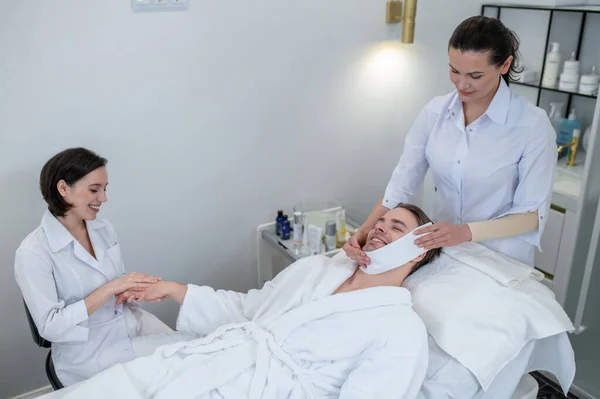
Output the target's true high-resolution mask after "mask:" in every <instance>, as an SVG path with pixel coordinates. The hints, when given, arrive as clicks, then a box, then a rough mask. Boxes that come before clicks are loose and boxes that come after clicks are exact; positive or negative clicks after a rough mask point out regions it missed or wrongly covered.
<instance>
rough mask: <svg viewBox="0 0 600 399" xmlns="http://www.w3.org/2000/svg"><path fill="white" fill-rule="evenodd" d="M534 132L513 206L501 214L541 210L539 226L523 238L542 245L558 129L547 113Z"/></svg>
mask: <svg viewBox="0 0 600 399" xmlns="http://www.w3.org/2000/svg"><path fill="white" fill-rule="evenodd" d="M533 129H534V132H535V133H536V134H534V135H533V136H532V138H531V139H530V140H529V142H528V143H527V145H526V146H525V150H524V151H523V155H522V156H521V160H520V161H519V164H518V170H519V183H518V185H517V188H516V190H515V195H514V198H513V204H512V207H511V208H510V209H509V210H508V211H506V212H504V213H503V214H501V215H499V216H498V218H500V217H503V216H506V215H513V214H517V213H528V212H535V211H536V210H537V212H538V228H537V230H536V231H533V232H531V233H526V234H523V235H521V236H519V238H521V239H523V240H525V241H527V242H528V243H530V244H532V245H535V246H536V247H538V249H540V250H541V248H540V241H541V236H542V233H543V232H544V227H545V226H546V220H547V219H548V212H549V211H550V202H551V198H552V188H553V185H554V171H555V169H556V161H557V156H558V153H557V151H556V132H555V131H554V128H553V127H552V125H551V124H550V120H549V119H548V117H547V116H546V115H545V114H544V115H542V116H541V117H540V119H539V120H538V121H537V123H536V124H535V125H534V126H533Z"/></svg>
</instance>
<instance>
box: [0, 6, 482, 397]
mask: <svg viewBox="0 0 600 399" xmlns="http://www.w3.org/2000/svg"><path fill="white" fill-rule="evenodd" d="M480 4H481V2H480V1H474V0H471V1H461V2H448V1H445V0H427V1H421V2H420V3H419V6H418V15H417V30H416V43H415V44H414V45H411V46H401V45H399V44H398V41H396V40H394V41H393V42H392V45H389V46H385V45H381V42H382V41H383V40H385V39H386V38H388V37H390V33H391V32H394V35H393V36H396V37H397V36H399V31H400V26H394V27H389V26H386V25H385V24H384V22H383V21H384V15H385V7H384V5H385V0H376V1H373V0H329V1H327V2H323V1H321V0H306V1H304V2H303V3H298V2H295V3H293V4H291V3H288V2H285V1H280V0H262V1H259V2H254V3H252V4H251V3H248V2H245V1H244V2H243V1H240V0H233V1H228V2H223V1H218V0H203V1H199V0H192V6H191V9H190V10H189V11H188V12H183V13H180V12H174V13H152V14H135V13H133V12H132V11H131V9H130V2H129V1H128V0H102V1H81V0H63V1H61V2H48V1H42V0H37V1H36V0H19V1H13V2H5V4H3V9H2V12H1V13H0V143H1V144H0V187H1V194H2V212H1V214H0V215H1V216H0V264H2V268H1V269H0V320H2V321H1V323H0V371H1V372H0V397H9V396H12V395H16V394H18V393H21V392H24V391H28V390H31V389H35V388H37V387H40V386H43V385H47V384H48V382H47V380H46V378H45V375H44V371H43V359H44V356H45V350H43V349H39V348H37V347H35V346H34V344H33V342H32V341H31V337H30V334H29V330H28V326H27V322H26V319H25V315H24V313H23V307H22V305H21V298H20V294H19V290H18V287H17V286H16V283H15V282H14V277H13V256H14V255H13V254H14V251H15V249H16V248H17V246H18V244H19V242H20V241H21V240H22V239H23V238H24V236H25V235H26V234H27V233H28V232H30V231H31V230H33V229H34V228H35V227H36V226H37V225H38V223H39V220H40V217H41V215H42V212H43V210H44V203H43V201H42V200H41V198H40V194H39V192H38V187H37V185H38V174H39V170H40V168H41V166H42V165H43V163H44V162H45V161H46V160H47V159H48V158H49V157H50V156H51V155H52V154H54V153H55V152H57V151H59V150H61V149H63V148H65V147H69V146H78V145H82V146H87V147H89V148H91V149H93V150H95V151H97V152H99V153H100V154H101V155H103V156H105V157H107V158H108V159H109V180H110V186H109V198H110V201H109V202H108V204H106V205H105V206H104V207H103V211H102V214H103V216H106V217H108V218H109V219H110V220H111V221H112V222H113V224H114V225H115V227H116V228H117V231H118V233H119V235H120V239H121V242H122V246H123V253H124V257H125V261H126V267H127V268H128V269H129V270H132V271H133V270H136V271H142V272H147V273H152V274H156V275H160V276H162V277H164V278H165V279H176V280H180V281H184V282H195V283H200V284H210V285H213V286H215V287H219V288H229V289H236V290H247V289H249V288H251V287H254V286H255V285H256V265H255V233H254V232H255V227H256V225H258V224H260V223H263V222H265V221H268V220H270V219H272V218H273V216H274V213H275V211H276V209H278V208H281V207H289V206H291V205H292V204H293V203H294V201H296V200H299V199H302V198H306V197H315V196H321V197H333V198H338V199H340V200H341V201H343V202H344V203H345V204H346V205H347V207H348V210H349V213H350V214H351V215H353V216H355V217H356V218H358V219H362V218H364V217H366V215H367V214H368V212H369V210H370V208H371V207H372V205H373V204H374V202H375V201H376V199H377V198H378V197H379V196H380V195H381V194H382V192H383V189H384V187H385V184H386V182H387V179H388V177H389V175H390V173H391V170H392V168H393V166H394V164H395V163H396V161H397V159H398V157H399V155H400V153H401V151H402V147H403V138H404V136H405V133H406V131H407V129H408V128H409V126H410V124H411V123H412V121H413V119H414V118H415V116H416V114H417V112H418V111H419V109H420V108H421V107H422V106H423V105H424V104H425V103H426V101H427V100H428V99H429V98H431V97H433V96H434V95H438V94H442V93H445V92H447V91H449V90H450V88H451V86H450V84H449V83H448V79H447V57H446V44H447V40H448V38H449V36H450V34H451V32H452V30H453V29H454V27H455V26H456V25H457V24H458V23H459V22H460V21H461V20H463V19H464V18H466V17H468V16H470V15H474V14H478V13H479V12H480ZM151 309H152V310H153V311H154V312H155V313H156V314H158V315H159V316H160V317H162V318H163V319H164V320H166V321H167V322H169V323H173V322H174V320H175V316H176V311H177V309H176V307H175V306H174V305H173V304H166V303H161V304H159V305H157V306H154V307H151Z"/></svg>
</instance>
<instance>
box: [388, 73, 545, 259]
mask: <svg viewBox="0 0 600 399" xmlns="http://www.w3.org/2000/svg"><path fill="white" fill-rule="evenodd" d="M500 81H501V82H500V86H499V88H498V91H497V92H496V94H495V96H494V99H493V100H492V102H491V103H490V105H489V107H488V109H487V111H486V112H485V113H484V114H483V115H482V116H481V117H480V118H478V119H477V120H476V121H474V122H473V123H471V124H470V125H468V126H465V121H464V115H463V107H462V102H461V101H460V99H459V97H458V94H457V92H456V91H453V92H452V93H450V94H448V95H446V96H441V97H436V98H434V99H433V100H431V101H430V102H429V103H428V104H427V106H426V107H425V108H424V109H423V110H422V111H421V113H420V114H419V116H418V117H417V120H416V121H415V123H414V124H413V126H412V128H411V129H410V131H409V132H408V135H407V137H406V142H405V146H404V152H403V154H402V156H401V158H400V161H399V162H398V165H397V166H396V168H395V169H394V171H393V174H392V177H391V180H390V182H389V183H388V186H387V188H386V192H385V195H384V200H383V205H384V206H386V207H387V208H393V207H395V206H396V205H397V204H399V203H411V202H413V201H414V198H415V194H416V191H417V190H418V189H419V188H420V186H421V184H422V183H423V179H424V177H425V174H426V173H427V170H428V169H431V173H432V177H433V182H434V185H435V202H434V203H435V205H434V213H433V215H432V219H433V220H434V221H437V222H441V221H444V222H448V223H454V224H464V223H471V222H481V221H486V220H490V219H495V218H499V217H502V216H505V215H508V214H517V213H527V212H533V211H535V210H537V211H538V217H539V228H538V231H536V232H532V233H527V234H524V235H521V236H517V237H510V238H504V239H499V240H492V241H484V242H482V244H483V245H486V246H487V247H489V248H491V249H494V250H496V251H499V252H502V253H504V254H506V255H508V256H510V257H512V258H514V259H517V260H519V261H521V262H524V263H527V264H529V265H533V256H534V251H533V250H534V248H535V247H538V248H539V247H540V237H541V234H542V232H543V231H544V226H545V222H546V219H547V215H548V211H549V208H550V199H551V195H552V186H553V180H554V170H555V168H556V161H557V149H556V133H555V131H554V129H553V127H552V125H551V123H550V120H549V119H548V116H547V115H546V113H545V112H544V110H542V109H541V108H538V107H536V106H534V105H532V104H531V103H529V102H528V101H527V100H526V99H525V98H523V97H521V96H518V95H516V94H514V93H513V92H511V91H510V90H509V88H508V86H507V85H506V83H505V82H504V80H503V79H500Z"/></svg>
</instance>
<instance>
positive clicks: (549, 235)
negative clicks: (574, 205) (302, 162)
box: [534, 209, 565, 276]
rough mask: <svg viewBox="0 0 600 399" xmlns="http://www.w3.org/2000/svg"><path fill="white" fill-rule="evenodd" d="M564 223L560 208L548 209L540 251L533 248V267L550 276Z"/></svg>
mask: <svg viewBox="0 0 600 399" xmlns="http://www.w3.org/2000/svg"><path fill="white" fill-rule="evenodd" d="M564 224H565V213H564V212H562V211H560V210H556V209H550V212H549V214H548V220H547V221H546V228H545V229H544V234H543V235H542V239H541V244H542V252H540V251H538V250H537V249H536V250H535V260H534V265H535V267H536V268H537V269H539V270H541V271H543V272H544V273H546V274H548V275H550V276H554V273H555V271H556V262H557V259H558V252H559V249H560V244H561V239H562V233H563V227H564Z"/></svg>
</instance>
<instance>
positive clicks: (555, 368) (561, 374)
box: [418, 333, 575, 399]
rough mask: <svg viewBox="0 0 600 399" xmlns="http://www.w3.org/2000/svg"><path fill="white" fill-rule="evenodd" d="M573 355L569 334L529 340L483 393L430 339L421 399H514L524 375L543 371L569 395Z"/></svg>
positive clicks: (471, 375) (474, 379)
mask: <svg viewBox="0 0 600 399" xmlns="http://www.w3.org/2000/svg"><path fill="white" fill-rule="evenodd" d="M572 356H573V351H572V348H571V344H570V343H569V339H568V337H567V334H566V333H561V334H558V335H555V336H552V337H548V338H544V339H541V340H534V341H530V342H529V343H528V344H527V345H525V347H524V348H523V349H522V350H521V351H520V352H519V354H518V355H517V356H516V357H515V358H514V359H513V360H512V361H511V362H510V363H508V364H507V365H506V366H505V367H504V368H503V369H502V370H501V371H500V373H499V374H498V376H497V377H496V379H495V380H494V382H493V383H492V384H491V385H490V387H489V388H488V390H487V391H484V390H483V389H482V388H481V386H480V385H479V382H478V381H477V378H475V376H474V375H473V374H472V373H471V372H470V371H469V370H468V369H467V368H465V367H464V366H463V365H461V364H460V363H459V362H458V361H457V360H456V359H454V358H453V357H452V356H450V355H448V354H447V353H446V352H444V351H443V350H442V349H441V348H440V347H439V346H437V345H436V343H435V341H434V340H433V338H431V337H430V339H429V367H428V369H427V377H426V379H425V382H424V383H423V387H422V388H421V392H420V393H419V396H418V399H450V398H456V399H498V398H507V399H508V398H510V397H512V394H513V392H514V390H515V388H516V386H517V385H518V383H519V380H520V379H521V376H523V375H524V374H526V373H530V372H532V371H540V370H544V371H549V372H551V373H553V374H554V375H555V376H556V377H557V379H558V380H559V382H560V384H561V387H562V388H563V391H564V392H565V394H566V392H567V391H568V389H569V387H570V386H571V384H572V382H573V378H574V371H575V370H574V369H573V368H571V367H570V362H569V361H566V362H565V358H567V359H569V358H572Z"/></svg>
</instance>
